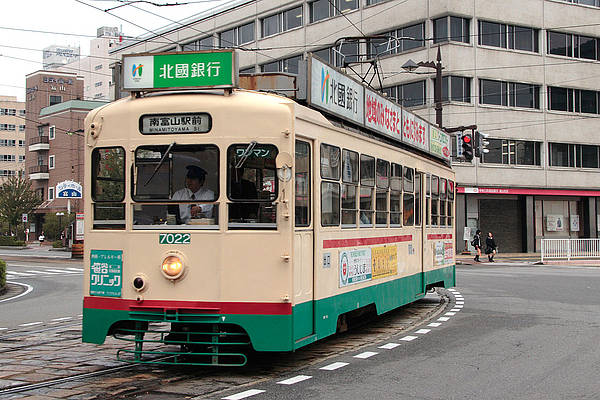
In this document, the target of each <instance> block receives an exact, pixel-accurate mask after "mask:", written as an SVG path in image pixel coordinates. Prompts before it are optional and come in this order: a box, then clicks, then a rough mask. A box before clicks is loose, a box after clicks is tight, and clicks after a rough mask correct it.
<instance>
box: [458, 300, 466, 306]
mask: <svg viewBox="0 0 600 400" xmlns="http://www.w3.org/2000/svg"><path fill="white" fill-rule="evenodd" d="M456 304H458V305H459V306H461V305H463V304H465V302H464V301H457V302H456Z"/></svg>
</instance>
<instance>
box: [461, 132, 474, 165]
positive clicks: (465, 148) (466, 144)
mask: <svg viewBox="0 0 600 400" xmlns="http://www.w3.org/2000/svg"><path fill="white" fill-rule="evenodd" d="M462 155H463V157H464V158H465V160H466V161H471V160H473V136H472V135H471V134H469V133H463V135H462Z"/></svg>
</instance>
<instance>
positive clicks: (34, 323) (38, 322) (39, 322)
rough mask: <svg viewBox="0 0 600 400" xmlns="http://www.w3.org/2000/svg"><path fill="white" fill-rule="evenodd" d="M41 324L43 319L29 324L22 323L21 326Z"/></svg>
mask: <svg viewBox="0 0 600 400" xmlns="http://www.w3.org/2000/svg"><path fill="white" fill-rule="evenodd" d="M41 324H43V322H42V321H37V322H29V323H27V324H21V325H19V326H22V327H26V326H34V325H41Z"/></svg>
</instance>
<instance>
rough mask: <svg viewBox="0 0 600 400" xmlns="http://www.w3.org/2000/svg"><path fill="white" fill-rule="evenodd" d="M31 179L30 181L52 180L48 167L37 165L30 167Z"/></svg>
mask: <svg viewBox="0 0 600 400" xmlns="http://www.w3.org/2000/svg"><path fill="white" fill-rule="evenodd" d="M29 179H30V180H47V179H50V174H49V173H48V166H47V165H35V166H33V167H29Z"/></svg>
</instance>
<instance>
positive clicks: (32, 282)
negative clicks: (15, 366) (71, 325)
mask: <svg viewBox="0 0 600 400" xmlns="http://www.w3.org/2000/svg"><path fill="white" fill-rule="evenodd" d="M82 275H83V269H82V268H81V264H80V263H73V262H65V261H61V260H50V259H40V258H29V257H27V258H25V257H23V258H19V259H14V260H12V259H11V260H8V261H7V281H8V282H9V283H12V284H13V285H18V286H20V287H21V288H23V289H24V290H25V292H24V293H23V294H22V295H20V296H19V297H16V298H11V297H7V298H3V299H0V331H2V330H12V329H22V328H30V327H35V326H37V325H42V324H48V323H52V322H57V321H62V320H66V319H67V318H69V317H71V318H73V317H76V316H78V315H80V314H81V308H82V298H83V297H82V296H83V294H82V282H83V277H82Z"/></svg>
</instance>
